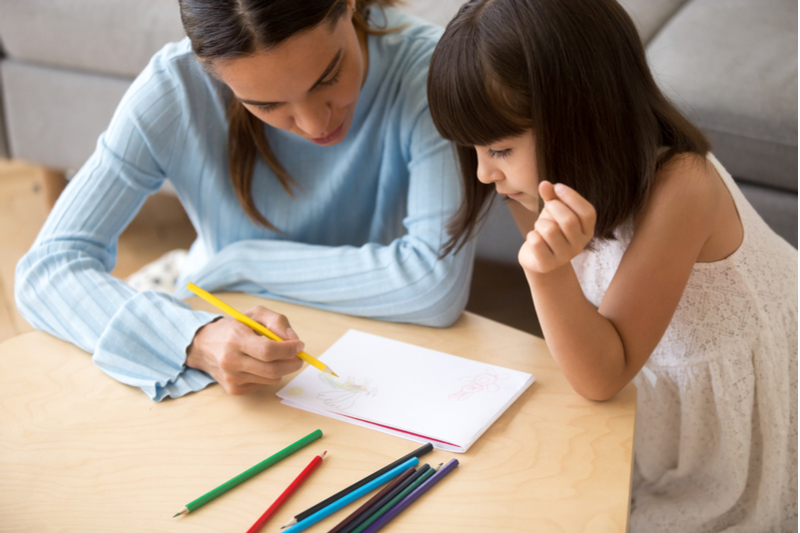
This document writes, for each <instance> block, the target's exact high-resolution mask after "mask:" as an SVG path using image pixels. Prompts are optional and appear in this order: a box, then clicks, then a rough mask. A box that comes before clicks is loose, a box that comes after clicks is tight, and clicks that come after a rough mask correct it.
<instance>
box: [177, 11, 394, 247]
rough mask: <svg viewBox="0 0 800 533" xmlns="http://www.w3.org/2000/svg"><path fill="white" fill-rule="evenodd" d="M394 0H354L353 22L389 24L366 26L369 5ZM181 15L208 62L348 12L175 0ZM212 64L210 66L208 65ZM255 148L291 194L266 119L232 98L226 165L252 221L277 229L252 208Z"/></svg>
mask: <svg viewBox="0 0 800 533" xmlns="http://www.w3.org/2000/svg"><path fill="white" fill-rule="evenodd" d="M395 2H396V0H356V10H355V13H354V15H353V22H354V24H355V25H356V28H357V29H359V30H361V31H363V32H365V33H369V34H380V33H385V32H386V31H391V30H385V31H384V30H372V29H369V28H368V27H367V19H368V17H369V9H370V7H371V6H374V5H377V6H390V5H393V4H394V3H395ZM178 3H179V4H180V12H181V20H182V21H183V27H184V29H185V30H186V35H187V36H188V37H189V40H190V41H191V42H192V51H193V52H194V53H195V55H196V56H197V57H198V58H199V59H200V60H201V61H203V62H204V63H205V64H206V65H208V66H210V65H211V63H212V62H213V61H214V60H218V59H224V60H228V59H235V58H240V57H246V56H249V55H251V54H254V53H256V52H258V51H261V50H268V49H270V48H273V47H275V46H278V45H279V44H280V43H282V42H283V41H285V40H286V39H288V38H289V37H291V36H292V35H295V34H296V33H298V32H301V31H304V30H310V29H312V28H314V27H316V26H317V25H319V24H322V23H323V22H327V23H331V24H335V23H336V22H337V21H338V20H339V19H340V18H341V17H343V16H345V15H346V14H347V2H346V0H179V2H178ZM211 70H213V68H212V69H211ZM256 152H258V153H259V154H261V157H263V158H264V160H265V161H266V162H267V164H268V165H269V167H270V169H272V171H273V172H274V173H275V176H277V178H278V180H279V181H280V182H281V185H282V186H283V188H284V190H286V192H287V193H288V194H289V195H290V196H292V197H294V193H293V191H292V185H295V182H294V180H292V178H291V176H289V173H288V172H286V169H285V168H284V167H283V165H281V163H280V161H278V159H277V158H276V157H275V154H274V153H273V152H272V149H271V148H270V146H269V142H268V141H267V136H266V134H265V132H264V123H263V122H262V121H261V120H260V119H259V118H258V117H256V116H255V115H253V114H252V113H250V112H249V111H248V110H247V108H245V107H244V105H242V103H241V102H239V101H238V100H237V99H236V98H231V100H230V104H229V106H228V171H229V172H230V175H231V182H232V183H233V188H234V190H235V191H236V195H237V196H238V198H239V203H240V204H241V205H242V208H243V209H244V211H245V213H247V215H248V216H249V217H250V218H251V219H252V220H253V221H255V222H257V223H260V224H262V225H264V226H266V227H268V228H269V229H271V230H274V231H278V229H277V228H275V226H273V225H272V224H271V223H270V222H269V221H268V220H267V219H266V218H265V217H264V215H262V214H261V213H260V212H259V211H258V209H257V208H256V205H255V202H254V201H253V196H252V181H253V168H254V167H255V163H256Z"/></svg>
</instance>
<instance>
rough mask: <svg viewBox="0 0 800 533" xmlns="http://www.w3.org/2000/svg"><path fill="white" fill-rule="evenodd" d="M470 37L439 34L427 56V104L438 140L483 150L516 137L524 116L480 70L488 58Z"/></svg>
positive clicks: (464, 32)
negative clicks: (439, 137)
mask: <svg viewBox="0 0 800 533" xmlns="http://www.w3.org/2000/svg"><path fill="white" fill-rule="evenodd" d="M448 33H449V34H450V35H448ZM472 33H473V32H470V31H468V29H467V28H464V27H456V28H453V27H448V28H447V30H446V31H445V35H444V36H443V37H442V39H441V40H440V41H439V45H438V46H437V47H436V50H435V51H434V53H433V57H432V58H431V65H430V70H429V73H428V102H429V104H430V110H431V116H432V118H433V122H434V124H435V125H436V128H437V129H438V130H439V134H440V135H441V136H442V137H444V138H445V139H448V140H451V141H453V142H455V143H456V144H458V145H461V146H487V145H489V144H492V143H494V142H496V141H499V140H501V139H505V138H507V137H513V136H516V135H520V134H522V133H523V132H524V131H525V130H526V129H529V128H530V124H529V123H530V117H529V115H528V116H526V115H527V114H520V113H519V111H518V110H517V111H515V110H514V109H512V107H514V106H513V103H512V100H513V98H510V94H509V92H510V89H507V88H506V87H504V86H503V85H502V84H501V83H500V82H499V81H498V80H497V78H496V76H495V75H494V73H493V71H492V69H491V68H487V67H486V66H485V65H486V64H487V63H488V62H489V61H488V54H487V53H486V51H485V50H481V49H480V47H479V46H478V44H477V43H479V42H481V39H480V38H479V36H476V35H471V34H472Z"/></svg>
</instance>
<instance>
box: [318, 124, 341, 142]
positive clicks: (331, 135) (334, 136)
mask: <svg viewBox="0 0 800 533" xmlns="http://www.w3.org/2000/svg"><path fill="white" fill-rule="evenodd" d="M343 128H344V122H342V123H341V124H339V127H338V128H336V129H335V130H333V131H332V132H331V133H329V134H328V135H325V136H324V137H317V138H316V139H309V140H310V141H311V142H315V143H317V144H328V143H330V142H332V141H335V140H336V139H337V138H338V137H339V135H341V133H342V129H343Z"/></svg>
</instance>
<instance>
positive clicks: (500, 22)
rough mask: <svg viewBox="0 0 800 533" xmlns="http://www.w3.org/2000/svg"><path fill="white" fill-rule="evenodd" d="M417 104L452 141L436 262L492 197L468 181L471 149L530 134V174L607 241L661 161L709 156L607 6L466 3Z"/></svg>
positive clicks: (610, 0)
mask: <svg viewBox="0 0 800 533" xmlns="http://www.w3.org/2000/svg"><path fill="white" fill-rule="evenodd" d="M428 102H429V105H430V109H431V116H432V117H433V121H434V123H435V124H436V128H437V129H438V130H439V133H440V134H441V135H442V136H443V137H445V138H447V139H450V140H452V141H454V142H455V144H456V152H457V156H458V161H459V166H460V170H461V176H462V181H463V188H464V200H463V202H462V204H461V206H460V208H459V211H458V212H457V213H456V215H455V216H454V217H453V219H452V220H451V221H450V223H449V226H448V232H449V235H450V237H451V238H450V240H449V241H448V242H447V243H445V245H444V247H443V252H442V254H443V255H445V254H447V253H449V252H450V251H452V250H453V249H454V248H455V249H460V248H461V246H463V244H464V243H465V242H466V241H467V240H468V239H469V238H470V237H471V236H472V235H473V234H474V233H475V232H476V226H477V225H478V224H479V223H480V222H481V221H482V219H483V217H484V216H485V215H486V212H487V210H488V209H487V206H488V205H490V203H491V199H492V198H493V197H494V194H495V193H494V187H493V186H491V185H486V184H483V183H481V182H479V181H478V180H477V178H476V175H477V168H478V160H477V155H476V152H475V149H474V146H486V145H489V144H492V143H495V142H497V141H499V140H502V139H505V138H508V137H513V136H517V135H520V134H522V133H524V132H525V131H527V130H532V131H533V132H534V135H535V147H536V148H535V149H536V156H537V167H538V168H537V170H538V173H539V176H540V179H547V180H549V181H552V182H561V183H564V184H566V185H569V186H570V187H572V188H573V189H575V190H576V191H578V192H579V193H580V194H581V195H583V196H584V197H585V198H586V199H587V200H588V201H589V202H591V203H592V205H594V207H595V209H596V211H597V222H596V225H595V238H597V239H613V238H614V230H615V229H616V228H617V227H618V226H619V225H620V224H621V223H622V222H623V221H625V220H626V219H628V218H629V217H631V216H633V215H635V214H636V213H638V212H639V211H640V210H641V208H642V207H643V205H644V202H645V200H646V198H647V196H648V194H649V191H650V188H651V187H652V184H653V180H654V178H655V173H656V170H658V169H659V168H661V167H662V166H664V165H665V164H666V163H667V162H668V161H669V160H670V158H671V157H673V156H674V155H676V154H679V153H686V152H691V153H696V154H700V155H705V154H706V153H707V152H708V151H709V149H710V145H709V142H708V140H707V139H706V138H705V136H704V135H703V134H702V133H701V132H700V131H699V130H698V129H697V128H696V127H695V126H693V125H692V124H691V123H690V122H689V121H688V120H687V119H686V118H684V117H683V116H682V115H681V114H680V112H678V110H677V109H676V108H675V107H674V106H673V105H672V104H671V103H670V102H669V101H668V100H667V99H666V98H665V97H664V95H662V94H661V91H660V90H659V89H658V87H657V85H656V83H655V81H654V80H653V77H652V75H651V74H650V69H649V67H648V65H647V59H646V56H645V52H644V48H643V46H642V43H641V41H640V39H639V35H638V33H637V31H636V28H635V26H634V24H633V22H632V21H631V19H630V17H629V16H628V14H627V13H626V12H625V10H624V9H623V8H622V7H621V6H620V5H619V4H617V2H615V1H614V0H472V1H470V2H467V3H466V4H465V5H464V6H462V7H461V9H460V10H459V12H458V14H457V15H456V17H455V18H454V19H453V20H452V21H451V22H450V24H448V26H447V28H446V30H445V32H444V35H443V36H442V38H441V40H440V41H439V44H438V45H437V47H436V49H435V51H434V53H433V57H432V59H431V65H430V71H429V74H428ZM662 146H663V147H667V150H664V151H663V152H662V153H660V154H659V150H658V149H659V147H662Z"/></svg>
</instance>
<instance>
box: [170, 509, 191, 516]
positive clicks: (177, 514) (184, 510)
mask: <svg viewBox="0 0 800 533" xmlns="http://www.w3.org/2000/svg"><path fill="white" fill-rule="evenodd" d="M188 513H189V510H188V509H187V508H186V507H184V508H183V509H181V510H180V511H178V512H177V513H175V514H174V515H172V518H175V517H176V516H181V515H185V514H188Z"/></svg>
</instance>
